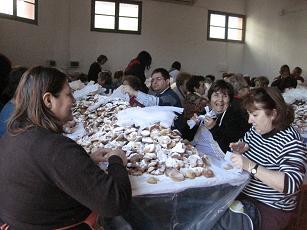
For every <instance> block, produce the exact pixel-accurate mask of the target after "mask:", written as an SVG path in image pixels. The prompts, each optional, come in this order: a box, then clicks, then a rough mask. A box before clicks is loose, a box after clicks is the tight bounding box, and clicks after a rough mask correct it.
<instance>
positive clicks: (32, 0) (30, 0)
mask: <svg viewBox="0 0 307 230" xmlns="http://www.w3.org/2000/svg"><path fill="white" fill-rule="evenodd" d="M24 1H25V2H31V3H33V4H35V0H24Z"/></svg>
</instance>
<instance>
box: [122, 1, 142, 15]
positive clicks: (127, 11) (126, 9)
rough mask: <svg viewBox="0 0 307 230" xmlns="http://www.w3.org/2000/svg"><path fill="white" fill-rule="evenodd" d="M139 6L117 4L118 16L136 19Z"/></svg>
mask: <svg viewBox="0 0 307 230" xmlns="http://www.w3.org/2000/svg"><path fill="white" fill-rule="evenodd" d="M138 15H139V6H138V5H134V4H124V3H120V4H119V16H127V17H135V18H136V17H138Z"/></svg>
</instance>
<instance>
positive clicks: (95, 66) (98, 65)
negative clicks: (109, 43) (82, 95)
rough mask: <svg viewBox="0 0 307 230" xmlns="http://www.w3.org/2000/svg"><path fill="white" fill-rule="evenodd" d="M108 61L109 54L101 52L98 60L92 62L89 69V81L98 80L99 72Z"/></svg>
mask: <svg viewBox="0 0 307 230" xmlns="http://www.w3.org/2000/svg"><path fill="white" fill-rule="evenodd" d="M107 61H108V58H107V56H105V55H103V54H101V55H99V56H98V58H97V61H95V62H94V63H92V64H91V66H90V69H89V71H88V75H87V78H88V81H94V82H97V78H98V73H100V72H101V70H102V66H103V65H104V64H105V63H106V62H107Z"/></svg>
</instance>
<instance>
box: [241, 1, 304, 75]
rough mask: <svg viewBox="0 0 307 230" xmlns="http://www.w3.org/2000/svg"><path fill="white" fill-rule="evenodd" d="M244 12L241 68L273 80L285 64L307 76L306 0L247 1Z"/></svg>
mask: <svg viewBox="0 0 307 230" xmlns="http://www.w3.org/2000/svg"><path fill="white" fill-rule="evenodd" d="M246 14H247V15H248V18H247V33H246V44H245V52H244V62H243V63H244V71H245V72H246V73H250V74H251V75H252V76H259V75H266V76H268V77H269V78H270V79H272V78H273V77H276V76H277V75H278V72H279V68H280V66H281V65H283V64H288V65H289V66H290V69H293V68H294V67H295V66H300V67H302V68H303V70H304V75H305V76H307V1H306V0H279V1H267V0H257V1H254V0H248V1H247V13H246ZM305 79H306V78H305Z"/></svg>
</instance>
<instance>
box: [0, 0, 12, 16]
mask: <svg viewBox="0 0 307 230" xmlns="http://www.w3.org/2000/svg"><path fill="white" fill-rule="evenodd" d="M0 13H4V14H10V15H13V0H0Z"/></svg>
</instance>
